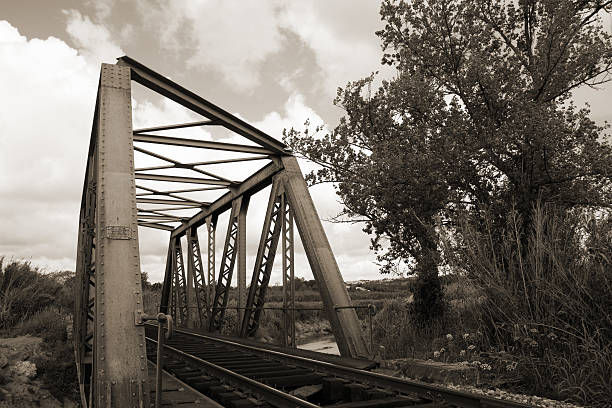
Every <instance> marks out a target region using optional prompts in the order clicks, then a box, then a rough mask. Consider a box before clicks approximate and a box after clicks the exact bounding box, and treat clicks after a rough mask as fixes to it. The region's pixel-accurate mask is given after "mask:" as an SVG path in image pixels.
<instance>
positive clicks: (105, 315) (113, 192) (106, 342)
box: [90, 64, 149, 407]
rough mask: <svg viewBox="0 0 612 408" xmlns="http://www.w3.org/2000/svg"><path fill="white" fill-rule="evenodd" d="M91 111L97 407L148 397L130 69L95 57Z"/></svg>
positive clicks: (134, 402)
mask: <svg viewBox="0 0 612 408" xmlns="http://www.w3.org/2000/svg"><path fill="white" fill-rule="evenodd" d="M99 104H100V105H99V112H98V115H99V116H98V158H97V186H98V188H97V197H96V199H97V203H96V208H97V216H96V224H97V225H96V298H95V303H96V305H95V306H96V311H95V313H96V315H95V337H96V339H95V350H94V359H95V374H94V377H95V379H96V389H95V395H94V396H93V401H90V402H94V404H93V405H94V406H97V407H140V406H144V405H145V404H149V393H148V389H149V382H148V375H147V359H146V348H145V338H144V328H143V327H142V326H140V325H139V324H138V323H137V319H136V317H137V316H138V315H139V314H142V288H141V286H142V285H141V278H140V257H139V252H138V224H137V210H136V187H135V183H134V153H133V137H132V110H131V84H130V69H129V68H126V67H121V66H117V65H109V64H102V73H101V76H100V100H99Z"/></svg>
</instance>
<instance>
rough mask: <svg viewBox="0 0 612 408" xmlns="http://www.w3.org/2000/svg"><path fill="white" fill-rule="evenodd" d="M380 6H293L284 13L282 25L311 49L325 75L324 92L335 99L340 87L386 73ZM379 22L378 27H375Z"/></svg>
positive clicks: (349, 1)
mask: <svg viewBox="0 0 612 408" xmlns="http://www.w3.org/2000/svg"><path fill="white" fill-rule="evenodd" d="M378 7H379V4H378V3H377V2H372V1H365V2H364V1H355V0H343V1H335V2H319V1H317V0H302V1H299V2H291V3H289V4H288V5H287V7H286V8H284V9H283V11H282V13H281V17H280V24H282V26H283V27H284V28H285V29H288V30H291V31H293V32H295V33H296V34H297V35H298V36H299V37H300V38H301V39H302V40H303V41H304V42H305V43H306V44H307V46H308V47H310V48H311V49H312V50H313V51H314V53H315V55H316V59H317V64H318V65H319V67H320V68H321V71H322V85H321V88H322V91H323V92H326V93H327V94H328V95H332V96H335V94H336V89H337V88H338V87H344V86H345V85H346V83H347V82H348V81H354V80H357V79H360V78H363V77H365V76H367V75H369V74H370V73H371V72H373V71H377V70H378V71H382V73H383V75H385V76H390V75H391V70H390V69H388V68H385V67H382V66H381V65H380V59H381V57H382V52H381V50H380V40H379V39H378V37H376V36H375V35H374V31H376V30H377V29H379V27H378V24H379V22H378V19H374V18H372V16H377V15H378ZM374 22H376V23H375V24H373V23H374Z"/></svg>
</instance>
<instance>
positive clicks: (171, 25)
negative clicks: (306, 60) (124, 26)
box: [140, 0, 283, 91]
mask: <svg viewBox="0 0 612 408" xmlns="http://www.w3.org/2000/svg"><path fill="white" fill-rule="evenodd" d="M140 6H141V7H140V10H141V12H142V13H143V14H144V16H145V20H148V21H152V24H154V25H155V26H156V27H158V30H159V33H160V42H161V45H162V46H163V47H164V48H166V49H171V50H177V49H181V50H186V51H187V52H188V55H189V56H188V58H187V65H188V67H190V68H197V69H200V70H202V69H203V68H208V69H212V70H214V71H216V72H218V73H219V74H220V75H221V76H222V77H223V78H224V79H225V80H226V81H227V82H228V83H229V84H230V85H231V86H232V87H234V88H235V89H236V90H240V91H250V90H252V89H253V88H254V87H255V86H257V85H258V84H259V81H260V75H259V69H260V67H261V64H262V62H263V61H264V60H265V59H266V57H267V56H268V55H270V54H272V53H275V52H277V51H279V50H280V48H281V46H282V40H283V38H282V35H281V32H280V28H279V26H278V23H277V17H276V7H277V6H276V5H275V2H274V1H266V2H250V1H248V2H243V1H239V2H238V1H220V0H209V1H188V0H183V1H173V2H166V3H163V4H162V5H160V6H159V8H155V7H152V6H151V5H150V3H149V2H142V1H141V2H140Z"/></svg>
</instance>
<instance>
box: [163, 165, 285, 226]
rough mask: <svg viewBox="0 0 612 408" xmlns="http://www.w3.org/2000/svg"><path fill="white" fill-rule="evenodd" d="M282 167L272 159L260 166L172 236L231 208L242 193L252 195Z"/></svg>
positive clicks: (267, 182) (265, 185) (263, 186)
mask: <svg viewBox="0 0 612 408" xmlns="http://www.w3.org/2000/svg"><path fill="white" fill-rule="evenodd" d="M282 169H283V166H282V164H280V162H279V160H274V161H273V162H271V163H268V164H267V165H266V166H265V167H262V168H261V169H260V170H259V171H257V172H256V173H254V174H253V175H251V176H250V177H249V178H247V179H246V180H244V181H243V182H242V183H241V184H240V185H239V186H237V187H235V188H232V189H231V190H230V191H229V192H228V193H225V194H224V195H223V196H221V197H219V198H218V199H217V200H216V201H214V202H212V203H211V204H210V206H209V207H208V208H205V209H203V210H202V211H200V212H199V213H197V214H196V215H194V216H193V217H191V219H189V221H187V222H185V223H183V224H182V225H181V226H179V227H177V228H176V229H175V230H174V231H173V232H172V237H173V238H174V237H177V236H179V237H180V236H183V235H184V234H185V232H186V231H188V230H189V228H197V227H199V226H201V225H203V224H204V223H206V217H208V216H209V215H212V214H220V213H222V212H223V211H225V210H227V209H229V208H231V206H232V201H233V200H234V199H235V198H236V197H239V196H241V195H243V194H247V195H253V194H255V193H257V192H258V191H260V190H262V189H264V188H266V187H267V186H269V185H270V184H272V176H273V175H275V174H276V173H278V172H279V171H281V170H282Z"/></svg>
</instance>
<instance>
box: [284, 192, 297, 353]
mask: <svg viewBox="0 0 612 408" xmlns="http://www.w3.org/2000/svg"><path fill="white" fill-rule="evenodd" d="M281 209H282V213H281V217H282V218H281V220H282V221H281V222H282V227H283V229H282V237H283V238H282V251H283V262H282V263H283V265H282V268H283V332H284V343H285V346H288V347H296V342H295V281H294V276H295V272H294V266H293V265H294V247H293V213H292V211H291V207H290V206H289V202H288V200H287V196H286V195H285V194H284V193H283V195H282V197H281Z"/></svg>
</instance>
